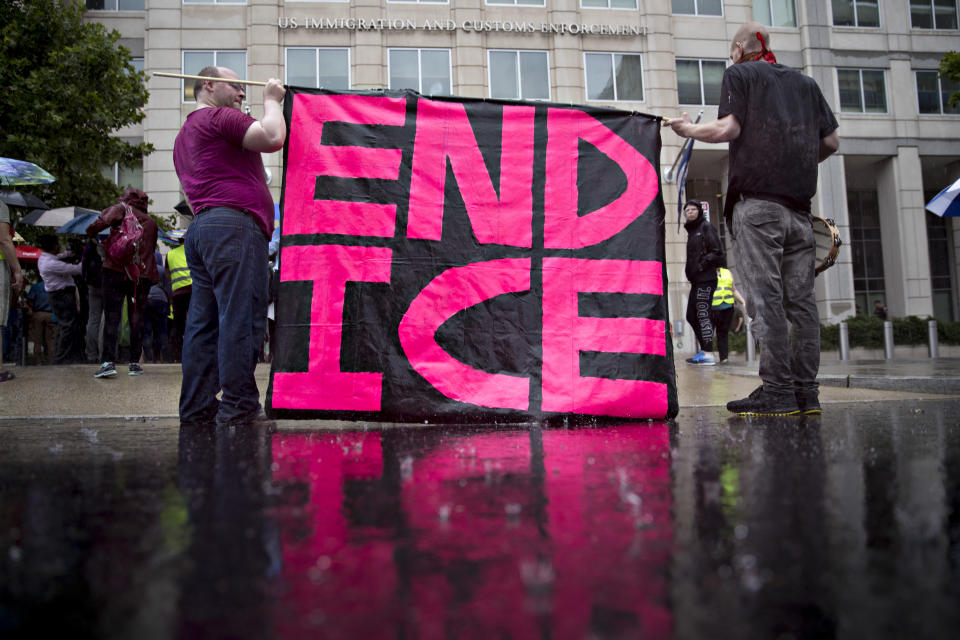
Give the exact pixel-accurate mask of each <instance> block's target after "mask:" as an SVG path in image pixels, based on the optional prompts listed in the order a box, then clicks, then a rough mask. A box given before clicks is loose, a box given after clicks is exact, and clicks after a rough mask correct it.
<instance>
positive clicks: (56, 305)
mask: <svg viewBox="0 0 960 640" xmlns="http://www.w3.org/2000/svg"><path fill="white" fill-rule="evenodd" d="M40 249H42V250H43V253H41V254H40V258H39V259H38V260H37V268H38V269H39V270H40V278H41V279H42V280H43V286H44V289H46V291H47V296H48V300H49V302H50V307H51V308H52V309H53V313H54V314H56V316H57V338H56V347H55V348H54V356H53V361H54V362H55V363H56V364H68V363H70V362H72V360H71V357H72V356H71V354H72V353H73V349H74V341H75V336H76V335H77V334H78V333H79V332H78V331H77V328H78V327H79V324H78V322H79V307H78V305H77V287H76V284H75V283H74V281H73V277H74V276H78V275H80V271H81V270H82V267H81V266H80V265H79V264H70V263H69V262H64V261H63V259H62V258H66V257H69V256H68V255H67V254H66V253H62V254H61V253H60V241H59V240H57V236H53V235H45V236H42V237H41V238H40ZM58 254H59V255H58Z"/></svg>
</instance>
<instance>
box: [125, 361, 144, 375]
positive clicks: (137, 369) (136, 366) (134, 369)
mask: <svg viewBox="0 0 960 640" xmlns="http://www.w3.org/2000/svg"><path fill="white" fill-rule="evenodd" d="M127 375H131V376H142V375H143V367H141V366H140V363H139V362H131V363H130V367H129V368H128V370H127Z"/></svg>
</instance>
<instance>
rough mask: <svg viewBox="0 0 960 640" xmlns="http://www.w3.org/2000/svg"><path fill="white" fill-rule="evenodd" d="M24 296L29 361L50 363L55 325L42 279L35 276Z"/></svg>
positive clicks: (51, 360)
mask: <svg viewBox="0 0 960 640" xmlns="http://www.w3.org/2000/svg"><path fill="white" fill-rule="evenodd" d="M25 298H26V303H27V309H28V310H29V312H30V316H29V320H28V321H27V335H28V336H29V338H30V341H31V342H32V343H33V353H32V354H31V356H32V357H31V362H32V363H33V364H50V363H51V362H53V354H54V335H55V332H56V330H57V325H56V322H54V319H53V308H52V307H51V306H50V300H49V297H48V296H47V290H46V288H44V285H43V280H41V279H39V278H37V281H36V282H35V283H33V284H32V285H30V289H29V290H28V291H27V295H26V296H25Z"/></svg>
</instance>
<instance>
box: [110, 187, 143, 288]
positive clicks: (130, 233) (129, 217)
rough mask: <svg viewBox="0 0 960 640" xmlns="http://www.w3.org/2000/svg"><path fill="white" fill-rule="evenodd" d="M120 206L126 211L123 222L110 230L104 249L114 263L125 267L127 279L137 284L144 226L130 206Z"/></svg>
mask: <svg viewBox="0 0 960 640" xmlns="http://www.w3.org/2000/svg"><path fill="white" fill-rule="evenodd" d="M120 204H122V205H123V208H124V209H125V212H124V214H123V220H121V221H120V225H119V226H116V227H113V228H112V229H111V230H110V236H109V237H108V238H107V241H106V242H105V243H104V249H105V250H106V252H107V255H108V256H109V257H110V258H111V259H112V260H113V261H114V262H116V263H117V264H119V265H120V266H122V267H123V271H124V273H126V275H127V278H128V279H130V280H133V281H134V282H136V281H137V279H138V278H139V277H140V267H141V265H140V240H141V239H142V238H143V226H142V225H141V224H140V222H139V221H138V220H137V216H136V215H135V214H134V213H133V209H132V208H131V207H130V205H129V204H127V203H126V202H121V203H120Z"/></svg>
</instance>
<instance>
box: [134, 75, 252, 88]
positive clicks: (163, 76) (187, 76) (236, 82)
mask: <svg viewBox="0 0 960 640" xmlns="http://www.w3.org/2000/svg"><path fill="white" fill-rule="evenodd" d="M150 75H154V76H160V77H161V78H183V79H184V80H209V81H210V82H232V83H234V84H253V85H257V86H258V87H265V86H267V83H266V82H260V81H258V80H238V79H236V78H211V77H208V76H191V75H187V74H185V73H167V72H165V71H154V72H153V73H151V74H150Z"/></svg>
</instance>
